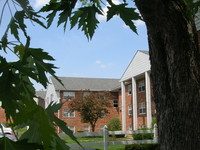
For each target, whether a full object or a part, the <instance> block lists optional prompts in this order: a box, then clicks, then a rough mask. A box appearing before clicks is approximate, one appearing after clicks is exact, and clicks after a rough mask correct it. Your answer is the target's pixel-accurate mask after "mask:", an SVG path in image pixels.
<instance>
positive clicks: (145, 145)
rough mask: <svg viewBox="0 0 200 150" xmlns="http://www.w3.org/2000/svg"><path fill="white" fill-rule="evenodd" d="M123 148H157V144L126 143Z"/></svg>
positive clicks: (143, 149) (147, 149)
mask: <svg viewBox="0 0 200 150" xmlns="http://www.w3.org/2000/svg"><path fill="white" fill-rule="evenodd" d="M125 150H159V144H132V145H126V146H125Z"/></svg>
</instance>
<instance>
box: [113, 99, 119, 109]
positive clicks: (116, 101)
mask: <svg viewBox="0 0 200 150" xmlns="http://www.w3.org/2000/svg"><path fill="white" fill-rule="evenodd" d="M118 102H119V100H118V99H113V107H118Z"/></svg>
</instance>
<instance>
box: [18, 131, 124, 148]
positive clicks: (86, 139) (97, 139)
mask: <svg viewBox="0 0 200 150" xmlns="http://www.w3.org/2000/svg"><path fill="white" fill-rule="evenodd" d="M26 130H27V129H26V128H23V129H19V130H18V134H19V137H20V136H21V135H22V134H23V133H24V132H25V131H26ZM61 139H63V140H64V141H66V142H67V144H73V143H76V142H75V141H73V140H72V139H71V138H69V137H62V138H61ZM77 140H78V141H79V142H80V143H96V142H103V137H102V136H92V137H91V136H83V137H77ZM125 140H127V138H115V137H109V141H125ZM85 148H96V149H99V150H103V149H104V147H103V146H95V147H85ZM108 149H109V150H124V149H125V145H112V146H108Z"/></svg>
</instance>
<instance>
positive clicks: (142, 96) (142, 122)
mask: <svg viewBox="0 0 200 150" xmlns="http://www.w3.org/2000/svg"><path fill="white" fill-rule="evenodd" d="M144 80H145V79H144V78H142V79H139V80H137V81H136V83H137V109H138V128H140V127H142V126H146V125H147V119H146V117H147V115H146V113H144V114H140V113H139V104H140V103H143V102H144V103H145V106H146V91H145V89H144V91H142V92H139V90H138V84H139V82H141V81H144ZM144 83H145V82H144Z"/></svg>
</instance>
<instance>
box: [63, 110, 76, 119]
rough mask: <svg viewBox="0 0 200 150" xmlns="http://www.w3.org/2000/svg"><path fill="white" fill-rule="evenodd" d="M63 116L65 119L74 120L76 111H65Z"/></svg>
mask: <svg viewBox="0 0 200 150" xmlns="http://www.w3.org/2000/svg"><path fill="white" fill-rule="evenodd" d="M63 116H64V117H65V118H74V117H75V112H74V111H70V110H69V109H64V113H63Z"/></svg>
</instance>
